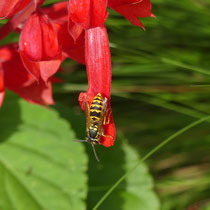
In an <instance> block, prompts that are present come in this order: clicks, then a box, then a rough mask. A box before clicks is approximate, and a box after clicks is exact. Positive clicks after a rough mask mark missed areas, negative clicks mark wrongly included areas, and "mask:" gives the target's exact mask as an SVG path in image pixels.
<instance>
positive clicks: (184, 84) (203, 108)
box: [0, 0, 210, 210]
mask: <svg viewBox="0 0 210 210" xmlns="http://www.w3.org/2000/svg"><path fill="white" fill-rule="evenodd" d="M52 2H53V1H49V0H48V1H46V4H50V3H52ZM54 2H55V1H54ZM152 5H153V13H154V14H155V15H156V16H157V18H156V19H154V18H144V19H142V21H143V23H144V26H145V28H146V31H143V30H141V29H139V28H137V27H135V26H133V25H131V24H130V23H129V22H128V21H127V20H126V19H124V18H123V17H121V16H120V15H118V14H117V13H115V12H114V11H111V10H109V18H108V20H107V28H108V33H109V40H110V46H111V53H112V64H113V83H112V108H113V114H114V119H115V123H116V126H117V134H118V136H117V140H116V144H115V145H114V147H112V148H104V147H102V146H98V147H97V148H96V149H97V153H98V155H99V157H100V159H101V162H100V163H97V162H96V160H95V158H94V156H93V152H92V149H91V147H90V146H89V145H86V144H79V143H75V142H72V140H73V139H84V137H85V119H84V114H83V113H82V111H81V110H80V107H79V105H78V95H79V92H80V91H85V90H86V88H87V76H86V72H85V67H84V66H81V65H78V64H77V63H75V62H73V61H71V60H68V61H65V62H64V63H63V66H62V68H63V70H64V71H63V72H62V73H59V74H58V76H59V77H60V78H62V79H64V83H63V84H57V85H56V86H55V87H54V97H55V100H56V106H54V107H51V108H50V109H44V108H42V107H38V106H35V105H30V104H28V103H27V102H25V101H23V100H20V99H19V98H18V97H16V96H15V95H14V94H11V93H9V92H7V94H6V98H5V101H4V104H3V107H2V109H1V110H0V141H1V143H0V186H1V187H0V210H13V209H14V210H16V209H17V210H40V209H45V210H54V209H55V210H57V209H59V210H69V209H73V210H80V209H92V208H93V207H94V205H95V204H96V203H97V202H98V201H99V199H100V198H101V197H102V196H103V195H104V193H105V192H106V191H107V190H108V189H109V188H110V187H111V186H112V185H113V184H114V183H115V182H116V181H117V180H118V179H119V178H120V177H121V176H122V175H123V174H125V173H126V172H127V171H128V170H129V169H131V168H132V167H133V165H135V164H136V162H137V161H138V160H139V159H140V157H141V156H143V155H145V154H147V153H148V152H149V151H151V149H153V148H154V147H155V146H156V145H158V144H159V143H161V142H162V141H163V140H164V139H166V138H167V137H168V136H170V135H172V134H173V133H174V132H176V131H178V130H179V129H181V128H183V127H184V126H186V125H188V124H189V123H191V122H193V121H195V120H196V119H199V118H201V117H204V116H208V115H210V108H209V107H210V99H209V92H210V70H209V66H210V27H209V26H210V13H209V9H210V2H209V0H182V1H172V0H152ZM17 39H18V37H17V35H16V34H11V35H10V36H9V37H8V38H6V39H5V40H3V41H2V42H1V44H2V45H3V44H5V43H7V42H11V41H12V40H17ZM209 150H210V133H209V122H206V123H203V124H201V125H199V126H196V127H195V128H193V129H191V130H189V131H188V132H186V133H184V134H182V135H181V136H179V137H177V138H176V139H174V140H173V141H172V142H170V144H167V145H166V146H164V147H163V148H162V149H161V150H158V152H156V153H155V154H154V155H153V156H152V157H150V158H149V159H148V160H147V161H146V163H142V164H140V166H139V167H138V168H137V169H136V170H134V171H133V172H132V173H131V174H130V175H129V176H128V177H127V178H126V180H124V181H123V182H122V183H121V184H120V185H119V186H118V188H117V189H116V190H115V191H114V192H113V193H112V194H111V195H110V196H109V197H108V198H107V199H106V200H105V201H104V203H103V204H102V205H101V206H100V207H99V209H100V210H101V209H113V210H114V209H122V210H126V209H133V210H135V209H136V210H145V209H151V210H158V209H161V210H182V209H189V210H192V209H193V210H194V209H201V210H207V209H210V200H209V198H210V186H209V185H210V184H209V183H210V182H209V180H210V169H209V166H210V155H209Z"/></svg>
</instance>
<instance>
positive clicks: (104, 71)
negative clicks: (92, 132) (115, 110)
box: [79, 26, 116, 147]
mask: <svg viewBox="0 0 210 210" xmlns="http://www.w3.org/2000/svg"><path fill="white" fill-rule="evenodd" d="M85 43H86V45H85V56H86V67H87V74H88V84H89V86H88V89H87V93H86V94H87V96H88V102H89V103H91V101H92V99H93V97H95V96H96V95H97V94H98V93H101V95H102V96H103V97H106V98H107V99H108V110H109V113H108V117H110V122H109V124H105V125H103V129H104V135H106V136H112V137H113V138H111V137H103V136H101V139H100V144H102V145H104V146H106V147H110V146H112V145H113V144H114V140H115V136H116V131H115V124H114V120H113V116H112V112H111V105H110V98H111V57H110V50H109V40H108V36H107V32H106V28H105V26H101V27H96V28H91V29H88V30H86V32H85ZM83 100H85V99H84V97H83V93H81V94H80V96H79V101H80V105H81V107H82V103H83ZM82 108H83V107H82Z"/></svg>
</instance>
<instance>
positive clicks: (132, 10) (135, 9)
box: [109, 0, 155, 28]
mask: <svg viewBox="0 0 210 210" xmlns="http://www.w3.org/2000/svg"><path fill="white" fill-rule="evenodd" d="M126 2H127V4H126ZM109 7H110V8H112V9H114V10H115V11H116V12H118V13H120V14H121V15H123V16H124V17H125V18H127V19H128V20H129V21H130V22H131V23H132V24H133V25H136V26H140V27H142V28H144V26H143V24H142V23H141V21H140V20H139V19H138V18H139V17H155V16H154V15H153V14H152V12H151V3H150V0H141V1H134V0H131V1H129V0H118V1H116V0H109Z"/></svg>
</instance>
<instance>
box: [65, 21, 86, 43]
mask: <svg viewBox="0 0 210 210" xmlns="http://www.w3.org/2000/svg"><path fill="white" fill-rule="evenodd" d="M83 31H84V29H83V28H82V26H80V25H79V24H77V23H74V22H72V20H71V19H70V18H69V21H68V32H69V34H70V35H71V36H72V38H73V39H74V41H75V42H76V41H77V39H78V38H79V37H80V35H81V33H82V32H83Z"/></svg>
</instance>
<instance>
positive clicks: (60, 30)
mask: <svg viewBox="0 0 210 210" xmlns="http://www.w3.org/2000/svg"><path fill="white" fill-rule="evenodd" d="M67 6H68V2H59V3H57V4H54V5H53V6H52V7H47V8H43V9H41V11H42V12H44V13H45V14H46V15H47V16H48V17H49V18H50V20H51V23H52V24H53V26H54V28H55V30H56V31H57V37H58V42H59V45H60V47H61V48H62V52H63V55H64V56H65V57H69V58H72V59H73V60H75V61H77V62H79V63H83V64H84V63H85V37H84V30H83V29H82V30H81V31H80V33H79V36H78V40H77V41H76V40H73V37H72V36H71V35H70V34H69V33H68V10H67ZM72 27H74V24H72V25H71V26H70V29H72ZM73 30H75V28H73ZM80 35H81V36H80Z"/></svg>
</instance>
